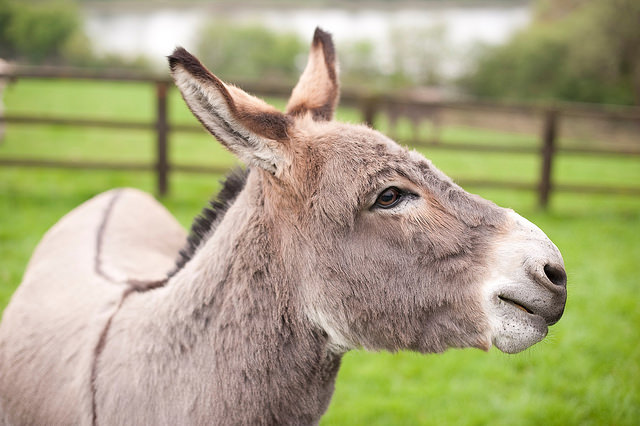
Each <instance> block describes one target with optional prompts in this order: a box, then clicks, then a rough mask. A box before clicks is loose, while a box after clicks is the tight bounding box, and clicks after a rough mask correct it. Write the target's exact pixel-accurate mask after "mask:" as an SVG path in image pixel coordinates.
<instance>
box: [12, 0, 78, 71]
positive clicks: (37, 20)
mask: <svg viewBox="0 0 640 426" xmlns="http://www.w3.org/2000/svg"><path fill="white" fill-rule="evenodd" d="M80 29H81V23H80V18H79V15H78V10H77V8H76V6H75V4H74V3H72V2H71V1H64V0H56V1H35V2H34V1H30V2H24V1H18V0H0V56H2V57H5V58H10V59H17V60H24V61H28V62H32V63H42V62H56V61H60V60H61V58H62V57H64V55H65V49H66V48H67V46H68V45H69V44H70V43H78V42H79V39H80V38H81V33H80Z"/></svg>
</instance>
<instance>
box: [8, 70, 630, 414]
mask: <svg viewBox="0 0 640 426" xmlns="http://www.w3.org/2000/svg"><path fill="white" fill-rule="evenodd" d="M5 102H6V104H7V111H8V112H9V113H21V112H24V113H30V114H32V113H39V114H42V115H62V116H84V117H100V118H126V119H148V120H150V119H151V118H152V114H153V91H152V88H151V87H146V86H144V85H139V84H125V83H118V84H116V83H113V84H97V83H90V82H86V83H85V82H80V83H78V82H73V83H71V82H56V83H53V82H45V81H20V82H18V83H17V84H15V85H14V86H12V87H10V88H9V89H8V91H7V92H6V95H5ZM281 104H282V103H281V102H280V105H281ZM170 111H171V115H172V121H173V122H180V123H185V122H190V121H189V120H191V118H190V116H189V113H188V112H187V111H186V109H185V108H184V107H183V106H182V104H181V100H180V99H179V97H178V96H177V94H176V93H175V92H172V95H171V99H170ZM339 117H340V118H342V119H344V120H351V121H355V120H357V116H356V115H355V114H354V112H353V111H348V110H341V111H340V112H339ZM445 136H446V137H451V139H452V140H460V139H463V138H475V139H483V140H485V141H486V140H492V139H500V140H505V138H508V137H509V136H510V135H505V134H496V133H494V132H487V131H482V130H478V129H461V128H451V129H446V132H445ZM531 138H532V137H522V136H518V137H516V138H515V140H517V141H522V143H528V141H530V140H531ZM425 154H426V155H427V156H428V157H430V158H431V159H432V160H433V161H434V163H435V164H436V165H438V166H439V167H440V168H441V169H442V170H444V171H445V172H446V173H448V174H449V175H450V176H452V177H454V178H456V179H462V178H465V177H469V178H500V179H507V180H513V181H523V182H533V181H535V176H536V174H537V171H538V168H539V164H538V159H537V157H535V156H533V155H524V156H523V155H508V154H478V153H473V154H468V153H461V152H445V151H434V152H425ZM171 155H172V159H174V160H175V161H176V162H182V163H186V162H189V163H200V164H214V163H215V164H224V165H231V164H233V163H234V160H233V158H232V157H231V156H230V155H229V154H228V153H226V152H225V151H224V150H222V149H221V148H219V146H218V145H217V144H216V143H215V142H214V141H212V140H210V138H209V137H207V136H206V135H204V134H202V135H199V134H195V135H194V134H179V135H175V136H174V137H173V139H172V146H171ZM7 156H11V157H37V156H47V157H54V158H65V159H70V158H73V159H96V160H146V161H152V159H153V135H151V134H150V133H147V132H135V131H132V132H123V131H114V130H110V131H105V130H94V129H68V128H61V127H55V126H18V125H14V126H10V127H9V129H8V133H7V137H6V139H5V141H4V142H3V143H2V144H1V145H0V158H1V157H7ZM555 166H556V169H555V172H554V177H555V178H556V179H557V180H558V181H561V182H566V183H578V182H580V183H593V184H598V183H601V184H603V183H611V184H624V183H637V182H640V162H639V161H638V159H633V158H606V157H587V156H585V157H579V156H577V157H562V156H561V157H560V158H559V159H558V161H557V162H556V164H555ZM219 178H220V177H219V176H192V175H185V174H180V173H176V174H173V175H172V178H171V194H170V195H169V196H167V197H165V198H163V199H162V200H161V201H162V202H163V203H164V204H165V205H166V206H167V207H168V208H169V210H170V211H171V212H172V213H174V214H175V215H176V217H177V218H178V219H179V221H180V222H181V223H182V224H183V225H184V226H185V227H187V226H188V225H189V224H190V222H191V219H192V218H193V216H194V215H195V214H197V213H198V211H199V210H200V208H201V207H202V205H204V203H205V201H206V200H207V199H208V197H209V195H210V194H211V193H212V192H213V191H215V190H216V189H217V187H218V183H217V181H218V179H219ZM116 186H133V187H137V188H141V189H144V190H148V191H151V192H153V190H154V178H153V176H152V175H150V174H147V173H132V172H106V171H66V170H42V169H15V168H0V259H1V260H0V262H1V263H0V309H1V308H3V307H4V306H5V305H6V303H8V301H9V298H10V296H11V294H12V292H13V290H14V289H15V287H16V286H17V284H18V283H19V282H20V279H21V276H22V272H23V270H24V267H25V265H26V263H27V261H28V259H29V256H30V254H31V252H32V250H33V248H34V247H35V245H36V244H37V242H38V240H39V239H40V238H41V236H42V235H43V233H44V232H45V231H46V230H47V229H48V228H49V227H50V226H51V225H53V224H54V223H55V222H56V221H57V220H58V219H59V218H60V217H61V216H62V215H64V214H65V213H66V212H68V211H69V210H71V209H72V208H73V207H75V206H76V205H78V204H80V203H82V202H83V201H85V200H86V199H88V198H90V197H92V196H93V195H95V194H97V193H99V192H101V191H104V190H107V189H109V188H112V187H116ZM467 189H469V190H470V191H472V192H478V193H480V194H481V195H483V196H484V197H486V198H490V199H492V200H494V201H496V202H497V203H498V204H501V205H503V206H508V207H512V208H514V209H516V210H517V211H518V212H519V213H521V214H522V215H523V216H525V217H527V218H529V219H530V220H532V221H533V222H535V223H536V224H538V225H539V226H540V227H541V228H542V229H543V230H545V232H546V233H547V234H548V235H549V236H550V238H551V239H552V240H554V242H555V243H556V244H557V245H558V247H559V248H560V249H561V251H562V253H563V255H564V258H565V262H566V267H567V271H568V276H569V298H568V303H567V308H566V313H565V316H564V317H563V319H562V320H561V321H560V322H559V323H558V324H557V325H555V326H554V327H552V329H551V332H550V336H549V337H548V338H547V339H546V340H545V341H544V342H542V343H540V344H538V345H536V346H534V347H533V348H531V349H529V350H527V351H525V352H524V353H521V354H518V355H515V356H514V355H505V354H502V353H500V352H498V351H497V350H495V349H492V350H491V351H490V352H489V353H488V354H486V353H484V352H481V351H478V350H462V351H460V350H453V351H448V352H447V353H445V354H442V355H428V356H424V355H418V354H413V353H398V354H389V353H366V352H361V351H355V352H351V353H349V354H347V355H346V357H345V358H344V361H343V367H342V369H341V371H340V374H339V377H338V382H337V385H336V393H335V395H334V398H333V401H332V404H331V406H330V409H329V411H328V413H327V414H326V416H325V417H324V418H323V424H327V425H333V424H345V425H346V424H349V425H365V424H366V425H369V424H380V425H388V424H487V423H491V424H499V425H500V424H504V425H512V424H525V425H529V424H530V425H534V424H536V425H539V424H545V425H547V424H552V425H555V424H557V425H567V424H614V425H632V424H637V422H638V419H640V306H639V303H638V300H640V299H639V297H638V295H639V294H640V279H639V277H640V275H639V272H638V269H639V266H640V200H639V199H638V198H631V197H627V198H624V197H614V196H583V195H572V194H556V195H554V197H553V199H552V204H551V208H550V209H549V211H547V212H543V211H540V210H538V209H537V208H536V207H535V195H534V194H532V193H527V192H515V191H506V190H486V189H480V188H467ZM0 374H1V373H0Z"/></svg>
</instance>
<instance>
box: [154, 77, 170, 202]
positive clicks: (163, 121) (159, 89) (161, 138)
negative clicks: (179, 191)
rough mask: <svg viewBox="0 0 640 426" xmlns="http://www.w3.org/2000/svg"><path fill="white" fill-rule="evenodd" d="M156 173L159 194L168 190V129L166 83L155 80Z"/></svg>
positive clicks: (163, 193)
mask: <svg viewBox="0 0 640 426" xmlns="http://www.w3.org/2000/svg"><path fill="white" fill-rule="evenodd" d="M156 102H157V104H156V137H157V139H156V142H157V145H156V174H157V176H156V177H157V190H158V194H159V195H165V194H166V193H167V192H168V191H169V176H168V174H169V161H168V156H167V145H168V138H167V134H168V131H169V126H168V121H167V83H166V82H163V81H157V82H156Z"/></svg>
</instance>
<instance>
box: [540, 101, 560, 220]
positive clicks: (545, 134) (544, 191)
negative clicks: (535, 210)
mask: <svg viewBox="0 0 640 426" xmlns="http://www.w3.org/2000/svg"><path fill="white" fill-rule="evenodd" d="M557 125H558V111H557V110H555V109H550V110H547V111H545V114H544V124H543V126H544V127H543V130H542V151H541V155H542V170H541V172H540V185H539V188H538V189H539V191H540V192H539V194H538V195H539V198H538V205H539V206H540V207H541V208H543V209H546V208H547V207H548V205H549V197H550V195H551V191H552V189H553V183H552V182H551V173H552V165H553V164H552V163H553V156H554V154H555V144H556V136H557Z"/></svg>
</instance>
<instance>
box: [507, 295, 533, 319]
mask: <svg viewBox="0 0 640 426" xmlns="http://www.w3.org/2000/svg"><path fill="white" fill-rule="evenodd" d="M498 299H500V300H502V301H503V302H505V303H507V304H509V305H512V306H514V307H516V308H518V309H520V310H521V311H523V312H526V313H527V314H530V315H535V313H534V312H533V311H532V310H531V309H529V308H527V307H526V306H524V305H523V304H522V303H519V302H516V301H515V300H512V299H509V298H507V297H505V296H498Z"/></svg>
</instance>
